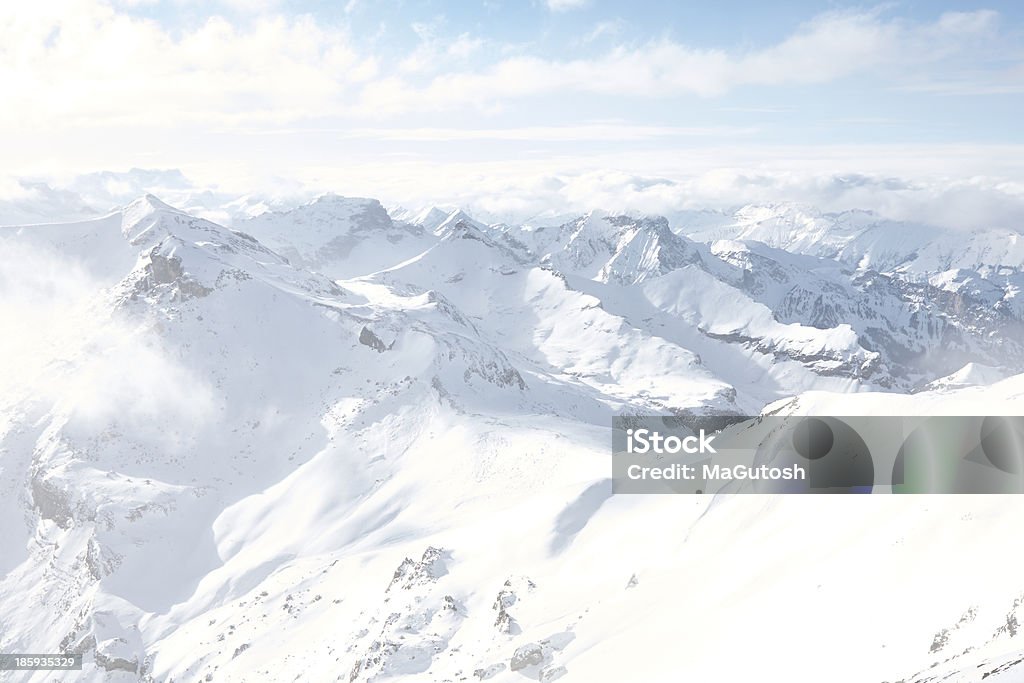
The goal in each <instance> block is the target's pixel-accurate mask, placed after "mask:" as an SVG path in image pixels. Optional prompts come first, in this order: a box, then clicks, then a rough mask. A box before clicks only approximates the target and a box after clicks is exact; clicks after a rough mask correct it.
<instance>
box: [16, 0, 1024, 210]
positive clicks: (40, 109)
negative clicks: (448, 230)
mask: <svg viewBox="0 0 1024 683" xmlns="http://www.w3.org/2000/svg"><path fill="white" fill-rule="evenodd" d="M38 4H39V5H41V6H38V7H35V6H30V7H28V8H22V9H19V11H18V12H17V13H16V14H15V13H8V14H0V44H2V45H5V49H4V50H0V81H2V82H3V83H4V88H5V90H4V92H5V94H6V96H7V99H8V106H6V107H4V108H3V110H2V113H0V141H3V142H4V143H5V149H6V151H7V153H6V154H5V155H4V159H3V160H0V172H3V173H6V174H12V175H26V174H29V175H36V176H40V175H53V174H60V173H64V174H70V173H81V172H88V171H94V170H100V169H117V168H131V167H136V166H144V167H149V168H181V169H183V170H185V171H186V172H187V173H188V174H189V175H190V176H193V177H200V178H202V179H203V181H204V182H207V183H213V182H215V181H219V182H229V180H231V179H234V180H237V181H238V182H239V183H243V182H248V183H257V182H258V183H263V184H270V185H274V184H280V183H281V182H282V179H288V180H295V182H301V183H311V182H312V183H319V184H320V185H323V186H331V187H333V186H335V185H344V186H346V187H352V188H353V189H357V190H358V191H360V192H363V193H369V192H370V191H372V190H375V189H377V190H378V191H377V192H376V194H386V195H387V194H389V195H392V196H394V197H395V198H396V199H401V198H402V197H404V196H406V195H409V194H410V190H411V189H416V188H421V187H425V186H428V185H429V186H430V187H431V188H432V189H433V190H435V191H440V190H443V189H444V188H443V187H441V186H440V185H439V183H440V181H439V180H438V178H440V177H445V178H447V177H450V178H452V179H456V178H457V179H459V182H462V183H463V184H465V183H466V182H470V181H472V182H473V183H475V187H487V188H491V189H490V190H488V191H493V192H495V193H497V192H500V191H502V189H501V188H507V189H510V190H511V189H514V188H519V189H520V190H521V191H522V192H528V191H529V188H531V187H534V186H535V185H537V184H538V183H539V184H540V185H541V186H546V185H544V183H547V184H548V185H550V184H551V183H552V182H554V181H557V182H564V181H565V178H566V177H570V176H571V177H580V176H583V175H585V174H595V173H597V174H604V176H602V177H615V174H620V175H621V176H622V177H624V178H627V179H628V178H655V179H668V180H672V181H678V182H684V181H685V182H691V183H692V182H704V181H701V179H702V178H703V179H705V180H706V179H707V178H709V177H713V178H717V177H721V176H722V174H723V173H725V174H726V175H728V174H730V173H731V174H732V175H730V176H729V177H730V178H733V181H730V182H731V183H732V184H731V185H729V186H728V188H731V189H735V178H737V177H743V178H748V179H749V178H753V177H755V176H757V177H758V178H760V176H758V174H769V175H767V176H765V177H770V182H769V185H771V186H772V187H774V188H775V189H776V190H777V191H778V192H779V194H780V195H782V197H781V198H786V197H787V196H788V195H789V194H791V190H790V189H787V188H790V186H791V185H792V183H791V177H790V176H792V175H793V174H800V175H801V177H802V178H803V179H804V180H802V181H800V182H802V183H804V184H805V185H806V184H808V183H809V184H811V185H814V184H815V183H817V184H818V185H821V184H822V182H821V180H820V178H821V177H825V176H839V175H842V174H857V175H861V176H865V177H873V178H879V179H881V180H880V182H881V183H882V185H885V183H884V182H882V181H884V180H885V179H886V178H893V177H897V178H901V179H905V180H907V181H908V182H910V181H913V182H917V183H921V182H924V181H925V180H928V179H931V180H929V182H931V181H934V180H935V179H936V178H944V179H945V180H944V181H943V182H961V183H963V182H973V181H972V180H971V179H976V178H982V177H983V178H986V179H987V180H986V182H987V183H989V185H990V186H991V187H992V188H996V190H997V191H998V192H1002V193H1004V194H1005V193H1007V192H1017V191H1018V190H1019V189H1020V188H1019V183H1020V182H1021V180H1022V179H1024V172H1022V168H1021V164H1022V163H1024V162H1021V161H1020V159H1021V157H1022V155H1021V154H1020V153H1019V152H1020V146H1022V145H1024V139H1022V137H1024V136H1022V127H1021V126H1020V124H1019V119H1021V118H1022V116H1021V114H1022V112H1024V8H1022V6H1021V3H1012V2H984V3H982V2H922V1H916V2H887V3H884V4H848V3H839V2H830V3H811V2H795V1H788V2H787V1H781V2H770V3H766V2H754V1H749V2H741V1H738V0H724V1H721V2H716V3H707V2H673V3H668V2H644V1H634V2H610V1H606V0H534V1H532V2H531V1H522V2H510V1H501V0H485V1H483V2H457V3H456V2H438V1H433V2H431V1H428V2H403V1H398V2H389V1H386V0H380V1H371V0H332V1H328V0H319V1H306V2H299V1H297V0H220V1H212V2H200V1H199V0H53V1H52V2H46V3H38ZM439 169H441V170H440V171H439ZM715 174H718V175H715ZM786 174H790V175H789V176H787V175H786ZM552 179H553V180H552ZM694 179H696V180H694ZM499 180H500V181H499ZM452 182H453V183H454V182H455V181H454V180H453V181H452ZM765 182H766V181H764V180H763V179H760V180H754V181H751V185H752V186H753V185H758V184H760V185H764V183H765ZM555 184H557V183H555ZM639 184H642V183H639ZM825 185H826V186H827V185H828V184H827V183H825ZM891 185H892V184H891V183H889V184H888V185H885V186H887V187H891ZM842 186H843V187H846V185H842ZM403 187H404V189H403ZM523 188H527V189H526V190H523ZM339 189H344V188H339ZM691 189H692V188H691ZM996 190H994V191H996ZM609 196H611V197H614V190H608V192H607V193H606V195H605V196H604V199H605V200H606V201H607V200H608V197H609ZM808 196H809V195H808ZM812 199H813V197H812Z"/></svg>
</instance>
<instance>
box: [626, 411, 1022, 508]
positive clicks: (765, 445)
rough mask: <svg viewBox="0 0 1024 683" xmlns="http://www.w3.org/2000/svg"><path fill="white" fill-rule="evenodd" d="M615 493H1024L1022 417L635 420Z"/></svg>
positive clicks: (629, 425)
mask: <svg viewBox="0 0 1024 683" xmlns="http://www.w3.org/2000/svg"><path fill="white" fill-rule="evenodd" d="M612 490H613V492H614V493H689V494H706V493H1024V417H1003V416H989V417H945V416H943V417H938V416H936V417H895V416H872V417H831V416H828V417H821V416H815V417H809V416H773V415H769V416H758V417H742V416H708V417H693V416H685V417H679V416H666V415H630V416H620V417H615V418H613V421H612Z"/></svg>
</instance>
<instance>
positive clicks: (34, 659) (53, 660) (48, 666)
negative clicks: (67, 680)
mask: <svg viewBox="0 0 1024 683" xmlns="http://www.w3.org/2000/svg"><path fill="white" fill-rule="evenodd" d="M81 670H82V655H81V654H48V655H40V654H0V671H81Z"/></svg>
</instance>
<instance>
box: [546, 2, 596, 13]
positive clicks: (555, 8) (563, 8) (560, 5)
mask: <svg viewBox="0 0 1024 683" xmlns="http://www.w3.org/2000/svg"><path fill="white" fill-rule="evenodd" d="M587 2H588V0H547V4H548V9H550V10H551V11H552V12H567V11H569V10H574V9H580V8H581V7H586V6H587Z"/></svg>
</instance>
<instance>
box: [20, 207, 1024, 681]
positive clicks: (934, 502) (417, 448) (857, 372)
mask: <svg viewBox="0 0 1024 683" xmlns="http://www.w3.org/2000/svg"><path fill="white" fill-rule="evenodd" d="M412 218H416V217H415V216H413V217H412ZM421 218H422V221H421V222H419V223H417V222H415V221H412V220H405V221H395V220H392V218H391V217H390V216H388V215H387V213H386V212H383V209H382V208H381V207H380V205H379V203H376V202H375V201H373V200H352V199H343V198H339V197H333V196H328V197H324V198H321V199H320V200H317V201H315V202H313V203H310V204H308V205H304V206H302V207H299V208H297V209H294V210H292V211H290V212H280V213H274V214H265V217H264V218H263V219H262V220H260V219H254V220H253V221H248V222H246V223H244V224H242V225H240V226H239V230H238V231H235V230H230V229H227V228H225V227H222V226H220V225H217V224H216V223H213V222H210V221H207V220H203V219H200V218H197V217H194V216H191V215H189V214H187V213H184V212H181V211H178V210H176V209H174V208H172V207H170V206H167V205H166V204H163V203H162V202H160V201H159V200H157V199H156V198H154V197H149V196H147V197H143V198H141V199H139V200H138V201H136V202H133V203H132V204H130V205H128V206H126V207H125V208H124V209H122V210H120V211H118V212H116V213H114V214H112V215H110V216H107V217H104V218H100V219H96V220H91V221H85V222H81V223H75V224H68V225H46V226H30V227H23V228H7V229H3V230H2V231H0V242H2V246H3V248H4V251H3V252H2V253H3V254H6V255H8V257H7V258H6V259H4V260H0V295H2V296H0V302H3V306H0V315H8V312H12V311H13V313H11V314H10V315H11V317H4V318H2V320H3V321H4V322H5V323H7V322H8V320H10V321H15V320H21V319H26V320H32V321H33V324H34V325H39V326H41V328H42V331H43V332H45V334H43V335H42V336H39V337H36V336H34V335H33V334H32V333H31V331H30V330H27V329H26V330H24V331H19V334H18V338H19V339H24V340H35V339H47V340H48V342H47V343H46V344H42V345H40V344H38V343H36V342H33V344H32V347H33V348H22V347H23V346H25V344H22V345H16V346H13V347H10V348H9V349H8V348H6V347H5V348H4V350H5V354H4V355H3V358H4V359H5V360H4V362H5V363H6V364H7V365H5V366H3V368H2V369H3V370H4V371H5V373H7V374H4V375H3V380H2V381H3V384H2V388H3V392H0V395H2V399H3V400H2V401H0V533H2V534H3V536H4V538H5V540H6V541H7V548H8V550H9V551H8V552H5V553H4V554H3V555H0V651H3V652H18V651H21V652H26V651H37V652H47V651H59V650H62V649H63V650H73V651H78V652H82V653H83V654H84V655H85V661H86V664H85V668H84V670H83V671H82V672H81V673H80V674H70V675H68V676H66V677H64V678H62V680H80V681H138V680H145V681H171V680H174V681H192V680H211V681H281V680H348V681H384V680H409V681H459V680H493V681H499V682H504V681H509V682H512V681H523V680H543V681H551V680H556V679H561V680H566V681H586V682H592V681H622V680H627V681H678V680H681V679H686V680H690V679H692V680H703V681H736V680H767V681H780V682H781V681H786V682H789V681H808V682H810V681H821V680H823V675H822V672H823V671H827V672H828V676H827V679H828V680H831V681H851V682H854V681H857V682H861V681H883V680H889V681H896V680H901V679H902V680H906V681H911V680H914V681H921V682H922V683H923V681H924V680H927V678H928V676H931V675H933V674H937V673H942V675H946V674H948V677H947V678H946V679H944V680H957V681H961V680H962V681H975V680H981V677H982V676H984V675H986V674H989V676H988V678H986V679H985V680H986V681H988V680H1015V679H1014V678H1013V676H1018V675H1020V667H1019V666H1018V664H1019V663H1020V658H1021V654H1020V653H1021V651H1022V650H1024V644H1022V642H1021V640H1020V637H1019V636H1018V634H1017V628H1016V626H1013V627H1012V628H1011V626H1010V625H1011V624H1016V620H1017V618H1018V614H1017V612H1018V609H1019V607H1020V604H1021V600H1020V596H1021V595H1022V593H1024V581H1022V580H1021V578H1020V573H1019V569H1018V568H1019V563H1020V559H1021V558H1020V554H1019V551H1018V550H1017V544H1016V543H1015V535H1014V528H1015V527H1014V525H1013V522H1014V520H1015V519H1016V517H1017V516H1019V513H1020V512H1022V511H1021V510H1018V508H1019V507H1020V506H1021V505H1024V503H1018V501H1017V500H1016V498H1009V499H1007V498H999V497H994V496H992V497H945V498H941V499H922V498H916V499H915V498H913V497H907V498H906V499H903V498H896V497H892V498H885V497H866V498H858V499H843V500H840V499H839V497H836V498H830V497H813V498H812V497H807V498H795V497H793V498H775V497H760V496H747V497H737V498H732V499H728V500H717V501H716V502H715V503H714V504H713V505H709V501H708V500H707V499H705V498H703V497H693V498H690V497H670V496H649V497H643V496H641V497H631V496H614V497H613V496H611V495H610V483H609V481H608V477H609V476H610V467H609V463H608V436H609V430H608V426H609V421H610V418H611V416H612V415H613V414H618V413H642V412H675V413H687V412H716V413H720V412H726V413H757V412H760V411H761V410H762V409H763V410H771V411H784V412H790V413H799V412H800V411H805V412H815V411H822V412H831V413H835V414H842V413H844V412H847V413H849V412H860V413H871V412H878V413H881V414H898V413H901V412H905V413H907V414H913V413H918V412H923V413H937V412H941V411H946V410H948V411H951V412H954V413H965V412H976V411H980V412H1004V411H1009V412H1019V408H1020V406H1021V401H1022V395H1024V379H1022V378H1024V375H1019V374H1017V375H1016V376H1013V377H1010V378H1009V379H1006V380H1005V381H1002V382H999V383H997V384H995V385H993V386H992V387H983V386H967V387H963V388H957V387H959V386H961V385H966V384H970V383H975V382H981V383H986V382H989V381H990V380H992V379H993V378H995V377H997V376H1002V374H1003V373H1004V372H1005V373H1006V374H1014V373H1020V372H1022V371H1024V367H1021V366H1020V365H1019V357H1018V356H1017V355H1015V354H1016V353H1017V351H1016V348H1015V347H1011V346H1008V345H1007V346H1006V348H1003V347H1002V346H1001V345H1000V344H998V343H996V341H993V339H995V340H998V339H1000V338H1003V339H1010V336H1009V333H1008V332H1007V330H1010V329H1012V328H1011V327H1009V326H1010V325H1011V324H1012V323H1013V322H1014V319H1013V317H1012V315H1010V314H1009V313H1006V314H1001V315H1003V316H1004V317H999V316H995V317H989V318H986V317H984V316H982V315H981V314H980V312H979V311H980V309H981V306H980V304H978V305H977V307H976V308H972V306H974V304H973V303H972V302H971V301H970V300H968V299H970V297H967V299H965V298H959V299H955V300H954V298H953V297H952V293H951V297H950V299H949V301H948V302H946V301H945V300H943V299H941V297H939V296H938V295H937V294H936V293H935V292H938V291H945V290H939V289H936V288H934V287H932V288H931V289H929V288H928V287H929V285H927V284H921V283H904V282H903V281H898V283H897V284H892V282H891V280H890V279H886V280H884V281H878V280H876V279H873V278H878V277H881V276H880V275H878V274H873V275H871V274H868V275H867V276H866V277H867V278H868V279H866V280H865V279H863V278H864V277H865V274H864V273H859V274H858V273H856V272H855V271H853V270H851V269H850V268H849V267H848V264H844V263H840V262H837V261H832V260H823V259H822V258H821V257H820V256H809V255H800V254H791V253H789V252H786V251H780V250H778V249H772V248H769V247H766V246H764V245H763V244H759V243H753V242H748V241H723V242H716V243H714V244H710V245H705V244H700V243H698V242H694V241H692V240H689V239H686V238H683V237H681V236H679V235H676V234H674V233H673V232H672V231H671V230H669V229H668V223H667V222H666V221H664V220H662V219H657V218H650V217H647V218H645V217H626V216H613V215H608V214H602V213H598V212H595V213H593V214H590V215H588V216H585V217H582V218H580V219H576V220H573V221H570V222H568V223H563V224H561V225H560V226H558V227H553V228H542V229H537V228H516V227H515V226H488V225H484V224H483V223H480V222H477V221H474V220H473V219H472V218H471V217H469V216H467V215H466V214H464V213H461V212H457V211H455V212H448V213H446V214H445V215H444V217H443V218H441V216H439V215H437V214H431V213H430V212H427V213H426V214H424V215H423V216H422V217H421ZM432 224H433V225H432ZM13 255H17V259H14V258H13ZM58 258H59V260H56V259H58ZM45 264H51V267H50V268H44V267H41V266H43V265H45ZM62 274H63V275H67V277H64V278H63V279H62V277H63V275H62ZM879 282H881V283H880V284H879ZM47 283H50V284H49V285H48V284H47ZM911 284H913V287H911ZM30 294H31V295H32V296H34V297H36V298H28V299H26V297H28V296H29V295H30ZM815 294H816V295H817V296H812V295H815ZM40 297H41V298H40ZM24 301H29V302H30V303H31V305H25V306H16V304H20V303H22V302H24ZM954 304H955V305H954ZM915 305H916V308H915V307H914V306H915ZM33 309H37V310H42V311H45V312H47V313H50V312H51V311H52V314H50V315H36V316H34V317H33V316H31V314H32V310H33ZM954 313H955V314H957V315H958V316H959V317H954V315H953V314H954ZM913 315H916V316H917V319H918V320H921V321H923V322H920V323H917V325H918V326H917V327H915V326H914V324H912V323H911V317H912V316H913ZM57 317H59V318H60V319H59V320H49V318H57ZM940 321H941V323H942V324H941V326H940ZM872 329H878V330H883V329H884V330H888V332H889V334H891V335H896V333H897V332H899V331H901V330H907V329H909V330H911V332H913V330H917V332H913V334H911V333H907V334H906V335H904V337H902V338H900V339H897V340H895V341H894V342H893V345H892V346H891V347H885V348H881V347H876V348H874V349H869V348H867V347H866V346H864V340H863V338H864V336H865V335H866V334H868V332H869V331H870V330H872ZM946 329H952V330H955V331H956V332H957V334H959V335H960V339H961V340H963V341H962V347H963V349H964V351H963V354H964V355H965V356H967V357H978V358H985V359H989V358H991V357H996V356H998V358H999V360H1000V361H1001V363H999V364H1002V365H1004V366H1005V367H1004V368H1001V369H996V368H995V367H990V366H986V367H984V368H982V367H981V366H977V365H972V366H968V367H966V368H964V369H963V370H962V371H959V372H955V373H953V374H952V375H950V376H949V377H945V378H941V376H940V375H939V374H937V372H938V370H933V372H932V373H931V374H930V375H926V373H925V372H924V371H923V370H922V368H921V367H919V366H914V365H913V363H911V362H909V361H908V360H907V357H905V356H902V355H900V350H901V349H914V348H918V349H919V348H921V346H922V345H927V344H929V343H932V344H933V343H936V340H947V341H948V342H949V343H950V345H951V346H955V343H956V341H957V340H956V339H955V338H953V337H952V332H946V333H943V332H942V330H946ZM54 331H56V332H59V334H58V333H55V332H54ZM915 335H917V336H915ZM986 340H987V341H986ZM915 344H917V345H918V346H916V347H915V346H914V345H915ZM8 351H9V354H8V353H6V352H8ZM30 352H31V353H30ZM24 358H30V359H32V363H24V362H21V361H20V360H18V362H17V364H16V363H15V362H14V361H15V360H17V359H24ZM962 365H963V364H961V365H959V366H957V368H954V369H955V370H956V369H959V368H960V367H961V366H962ZM993 365H995V364H993ZM908 367H910V368H912V370H908ZM15 370H17V373H15V372H14V371H15ZM901 373H902V374H905V375H906V376H907V377H909V376H911V375H913V376H914V377H917V378H919V379H921V380H922V381H924V380H927V381H932V380H935V381H936V383H935V384H933V385H932V386H930V387H929V388H927V389H926V390H924V391H921V392H918V393H916V394H914V395H909V394H895V393H893V394H881V393H877V392H873V391H867V390H870V389H877V388H878V386H879V384H880V383H881V382H882V381H884V380H888V383H891V384H893V385H895V386H897V387H898V388H907V387H906V386H905V385H906V384H907V383H906V382H904V381H903V380H901V379H900V377H901ZM945 374H949V373H945ZM11 377H15V378H16V379H17V380H18V381H13V380H11V379H9V378H11ZM858 392H859V393H858ZM794 395H796V396H795V397H794ZM766 404H771V405H766ZM979 558H983V561H984V572H980V570H979V561H980V560H979ZM979 575H980V576H981V578H979ZM968 648H969V651H968V652H966V653H965V652H964V651H965V650H968ZM850 653H857V656H855V657H852V658H851V657H850ZM837 662H841V666H837V664H836V663H837ZM933 663H937V664H936V668H935V669H931V668H930V667H931V666H932V664H933ZM1000 667H1004V668H1003V669H1002V670H999V671H997V669H999V668H1000ZM919 671H920V672H925V673H923V674H915V673H914V672H919ZM993 672H996V673H993ZM12 680H26V681H49V680H52V676H50V675H47V674H43V673H39V674H35V675H32V674H27V673H26V674H24V675H23V676H20V678H13V679H12Z"/></svg>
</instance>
